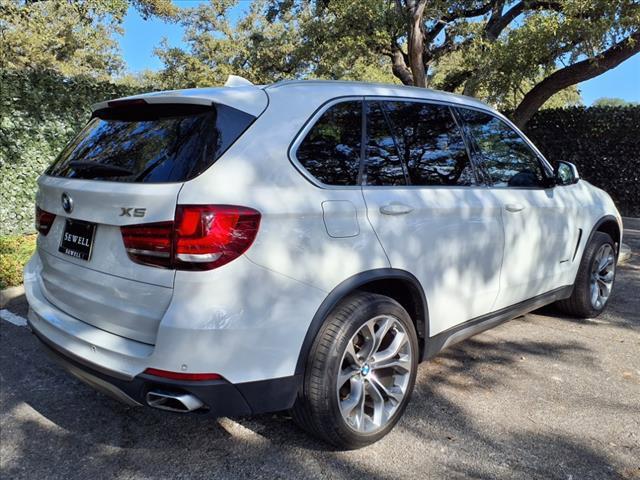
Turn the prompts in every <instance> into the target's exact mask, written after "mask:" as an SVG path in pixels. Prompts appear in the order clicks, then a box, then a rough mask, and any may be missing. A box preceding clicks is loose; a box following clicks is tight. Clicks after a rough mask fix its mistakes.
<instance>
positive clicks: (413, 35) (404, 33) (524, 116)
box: [275, 0, 640, 126]
mask: <svg viewBox="0 0 640 480" xmlns="http://www.w3.org/2000/svg"><path fill="white" fill-rule="evenodd" d="M275 3H276V4H277V5H278V7H279V8H281V9H282V8H284V9H297V10H299V11H303V10H305V9H308V8H309V2H306V1H301V2H293V1H287V2H277V1H276V2H275ZM315 5H316V7H315V15H314V16H313V17H312V19H311V21H310V24H311V25H313V24H314V23H315V24H316V25H317V29H323V37H324V38H325V39H332V40H333V39H335V40H336V41H337V42H338V43H339V44H341V45H349V44H352V43H355V44H357V46H358V48H359V49H360V54H361V55H366V54H368V53H365V52H364V51H363V49H369V50H370V51H374V52H376V53H377V54H378V55H384V56H386V57H387V59H388V60H389V61H390V62H391V68H392V72H393V74H394V75H395V76H396V77H397V78H398V79H399V80H400V81H401V82H402V83H404V84H406V85H414V86H420V87H425V86H429V85H430V83H431V84H433V83H432V82H431V81H432V80H433V78H434V77H435V76H436V75H437V71H438V69H439V68H441V65H442V64H443V63H446V62H449V59H450V58H451V57H456V56H457V62H456V65H455V68H450V69H449V72H448V74H447V75H446V76H440V81H439V83H436V84H434V86H437V87H440V88H443V89H445V90H450V91H462V92H464V93H465V94H468V95H476V94H479V92H482V91H484V92H488V93H489V95H490V97H491V96H493V97H496V98H497V99H499V98H500V97H501V96H505V95H511V96H512V97H513V95H512V94H513V93H514V92H516V93H519V94H520V96H521V99H520V101H519V103H518V104H517V105H516V107H515V111H514V113H513V118H514V120H515V121H516V123H518V124H519V125H520V126H522V125H524V124H525V123H526V122H527V120H528V119H529V118H530V117H531V115H533V113H535V111H537V110H538V109H539V108H540V107H541V106H542V105H543V104H544V103H545V102H546V101H548V100H549V99H550V98H551V97H552V96H553V95H555V94H557V93H558V92H561V91H563V90H564V89H566V88H569V87H572V86H575V85H576V84H578V83H579V82H582V81H585V80H588V79H589V78H593V77H594V76H597V75H600V74H601V73H603V72H605V71H607V70H609V69H611V68H614V67H615V66H617V65H619V64H620V63H621V62H623V61H624V60H626V59H628V58H629V57H630V56H632V55H634V54H635V53H637V52H638V51H639V50H640V42H638V40H640V5H639V4H638V2H637V0H558V1H543V0H514V1H508V0H455V1H452V0H446V1H445V0H430V1H427V0H395V1H390V0H386V1H385V0H362V1H361V2H357V6H354V3H353V2H350V1H348V0H331V1H324V2H317V3H316V4H315ZM358 11H359V12H362V11H367V12H376V13H377V14H376V15H369V16H361V17H360V18H358V15H357V14H356V13H355V12H358ZM345 18H348V19H349V21H348V22H345ZM363 37H366V38H368V39H369V40H368V41H367V42H361V41H360V42H359V43H358V39H360V38H363ZM309 43H310V44H312V43H313V41H309ZM320 48H322V47H320ZM331 53H332V52H331V50H330V51H329V52H320V53H319V55H320V56H324V57H325V63H326V60H327V58H326V56H327V54H329V55H331ZM345 54H346V55H350V54H349V53H345ZM337 55H338V56H339V55H340V52H337ZM523 87H526V90H525V89H524V88H523ZM490 100H491V98H490ZM494 100H495V98H494Z"/></svg>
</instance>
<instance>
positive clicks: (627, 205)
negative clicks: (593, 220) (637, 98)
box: [526, 106, 640, 217]
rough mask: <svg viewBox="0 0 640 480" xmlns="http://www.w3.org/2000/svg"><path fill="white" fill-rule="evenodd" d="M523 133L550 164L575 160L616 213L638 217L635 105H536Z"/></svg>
mask: <svg viewBox="0 0 640 480" xmlns="http://www.w3.org/2000/svg"><path fill="white" fill-rule="evenodd" d="M526 133H527V135H528V136H529V138H531V140H532V141H533V142H534V143H535V144H536V145H537V146H538V148H539V149H540V150H541V151H542V153H543V154H544V155H545V156H546V157H547V158H548V159H549V160H550V161H551V162H552V163H553V162H557V161H558V160H566V161H568V162H572V163H575V164H576V165H577V167H578V171H579V172H580V175H581V176H582V178H584V179H586V180H588V181H589V182H591V183H592V184H594V185H595V186H597V187H600V188H602V189H603V190H606V191H607V192H608V193H609V194H610V195H611V197H612V198H613V200H614V201H615V202H616V205H617V206H618V209H619V210H620V213H622V215H624V216H629V217H640V107H639V106H627V107H590V108H585V107H572V108H563V109H553V110H541V111H540V112H538V113H537V114H536V115H535V116H534V117H533V118H532V119H531V121H530V122H529V123H528V124H527V127H526Z"/></svg>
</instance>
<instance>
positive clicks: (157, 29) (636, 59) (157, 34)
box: [118, 0, 640, 105]
mask: <svg viewBox="0 0 640 480" xmlns="http://www.w3.org/2000/svg"><path fill="white" fill-rule="evenodd" d="M248 1H249V0H244V1H241V5H240V6H239V8H236V12H235V14H236V15H241V14H242V11H243V9H244V8H245V7H246V3H245V2H248ZM176 3H177V4H178V5H180V6H185V7H187V6H194V5H197V4H198V3H200V2H199V1H198V0H180V1H178V2H176ZM242 3H244V4H245V5H242ZM123 27H124V35H123V36H122V37H119V38H118V40H119V42H120V45H121V48H122V54H123V56H124V60H125V62H126V65H127V70H128V71H129V72H140V71H142V70H147V69H148V70H158V69H160V68H162V62H160V60H159V59H158V58H157V57H156V56H155V55H154V54H153V50H154V48H156V47H157V46H158V45H159V44H160V41H161V40H162V39H163V38H166V39H167V41H168V43H169V45H171V46H176V47H178V46H183V45H184V42H183V40H182V36H183V33H184V31H183V29H182V27H180V26H179V25H175V24H170V23H164V22H162V21H161V20H158V19H151V20H147V21H145V20H143V19H142V17H140V15H139V14H138V13H137V11H136V10H135V9H133V8H131V9H129V12H128V13H127V16H126V18H125V21H124V25H123ZM579 88H580V91H581V93H582V99H583V101H584V103H585V105H591V104H592V103H593V101H594V100H596V99H598V98H601V97H615V98H622V99H624V100H627V101H634V102H640V54H636V55H634V56H633V57H632V58H630V59H628V60H627V61H626V62H623V63H622V64H621V65H619V66H618V67H616V68H614V69H612V70H609V71H607V72H605V73H603V74H602V75H600V76H598V77H595V78H592V79H591V80H588V81H586V82H583V83H581V84H580V85H579Z"/></svg>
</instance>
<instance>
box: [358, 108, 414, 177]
mask: <svg viewBox="0 0 640 480" xmlns="http://www.w3.org/2000/svg"><path fill="white" fill-rule="evenodd" d="M367 106H368V111H367V163H366V169H365V172H366V178H365V181H364V183H365V184H367V185H406V183H407V181H406V177H405V169H404V166H403V164H402V161H401V160H400V157H399V155H398V149H397V145H396V141H395V139H394V137H393V135H392V134H391V130H390V129H389V123H388V122H387V119H386V118H385V114H384V112H383V111H382V108H381V107H380V105H379V104H378V103H377V102H369V103H368V104H367Z"/></svg>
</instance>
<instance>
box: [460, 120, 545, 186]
mask: <svg viewBox="0 0 640 480" xmlns="http://www.w3.org/2000/svg"><path fill="white" fill-rule="evenodd" d="M459 111H460V115H461V116H462V118H463V119H464V122H465V125H466V128H467V129H468V131H469V132H470V134H471V136H472V137H473V139H474V141H475V148H474V150H476V151H475V152H474V154H475V156H476V158H477V160H476V161H477V163H478V164H481V165H482V166H483V169H484V170H485V171H486V172H487V174H488V175H489V177H490V179H491V181H492V183H493V185H494V186H498V187H540V186H544V184H545V175H544V171H543V170H542V167H541V165H540V161H539V159H538V156H537V155H536V154H535V152H534V151H533V150H531V148H530V147H529V145H527V143H526V142H525V141H524V140H523V139H522V137H520V135H518V133H517V132H516V131H515V130H513V129H512V128H511V127H510V126H509V125H507V124H506V123H504V122H503V121H502V120H500V119H499V118H497V117H494V116H493V115H489V114H487V113H483V112H478V111H476V110H469V109H465V108H461V109H459Z"/></svg>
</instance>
